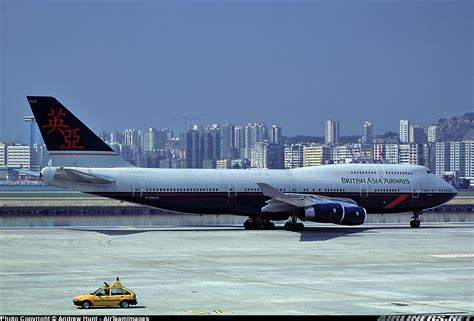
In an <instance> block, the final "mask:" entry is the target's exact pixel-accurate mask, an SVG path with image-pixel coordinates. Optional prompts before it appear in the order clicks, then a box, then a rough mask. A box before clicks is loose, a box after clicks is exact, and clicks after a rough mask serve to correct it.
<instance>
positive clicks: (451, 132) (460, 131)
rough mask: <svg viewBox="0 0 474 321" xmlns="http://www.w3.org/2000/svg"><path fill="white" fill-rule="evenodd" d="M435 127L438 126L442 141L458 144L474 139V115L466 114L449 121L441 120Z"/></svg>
mask: <svg viewBox="0 0 474 321" xmlns="http://www.w3.org/2000/svg"><path fill="white" fill-rule="evenodd" d="M433 125H436V126H438V133H439V137H440V138H439V140H440V141H445V142H449V141H451V142H457V141H462V140H472V139H474V113H465V114H464V115H462V116H460V117H453V118H451V119H449V120H448V119H446V118H441V119H439V120H438V121H437V122H436V123H434V124H433Z"/></svg>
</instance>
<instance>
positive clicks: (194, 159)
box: [180, 126, 203, 168]
mask: <svg viewBox="0 0 474 321" xmlns="http://www.w3.org/2000/svg"><path fill="white" fill-rule="evenodd" d="M202 158H203V155H202V140H201V131H200V130H199V128H198V126H193V128H192V129H191V130H188V131H187V132H186V133H182V134H181V139H180V161H181V165H180V167H181V168H202Z"/></svg>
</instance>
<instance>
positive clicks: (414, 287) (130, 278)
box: [0, 223, 474, 315]
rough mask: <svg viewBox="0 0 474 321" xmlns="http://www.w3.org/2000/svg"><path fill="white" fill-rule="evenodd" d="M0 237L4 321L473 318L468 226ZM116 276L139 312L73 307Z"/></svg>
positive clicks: (15, 231)
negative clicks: (56, 318) (24, 319)
mask: <svg viewBox="0 0 474 321" xmlns="http://www.w3.org/2000/svg"><path fill="white" fill-rule="evenodd" d="M306 226H307V229H306V230H305V231H303V232H289V231H285V230H283V229H281V227H280V228H277V229H276V230H270V231H261V230H260V231H247V230H244V229H243V228H242V227H241V226H240V225H228V226H207V227H206V226H204V227H196V226H162V227H157V226H155V227H56V228H2V229H0V257H1V260H0V296H1V300H0V312H1V314H68V315H69V314H77V315H86V314H93V315H95V314H100V315H109V314H112V315H122V314H127V315H187V314H212V315H215V314H234V315H261V314H265V315H269V314H272V315H282V314H283V315H297V314H306V315H313V314H316V315H318V314H323V315H332V314H370V315H372V314H375V315H385V314H415V313H416V314H418V313H440V314H472V313H474V224H473V223H423V225H422V228H420V229H410V228H408V227H407V224H406V223H405V224H368V225H362V226H360V227H339V226H333V225H318V224H306ZM116 276H120V277H121V280H122V282H123V284H124V285H125V286H127V287H130V288H131V289H133V290H135V291H136V293H137V295H138V301H139V304H138V306H137V307H135V308H129V309H120V308H113V309H110V308H106V309H104V308H101V309H95V310H94V309H91V310H82V309H79V308H77V307H75V306H74V305H73V304H72V298H73V297H74V296H75V295H77V294H80V293H87V292H89V291H91V290H94V289H96V288H98V287H99V286H101V285H102V283H103V282H104V281H107V282H109V283H110V282H112V281H113V279H114V278H115V277H116Z"/></svg>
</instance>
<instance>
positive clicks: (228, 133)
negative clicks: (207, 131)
mask: <svg viewBox="0 0 474 321" xmlns="http://www.w3.org/2000/svg"><path fill="white" fill-rule="evenodd" d="M220 149H221V154H220V159H229V160H230V159H235V158H237V157H238V155H237V149H236V148H235V126H234V125H232V124H225V125H224V126H222V129H221V148H220Z"/></svg>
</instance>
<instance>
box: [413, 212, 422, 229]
mask: <svg viewBox="0 0 474 321" xmlns="http://www.w3.org/2000/svg"><path fill="white" fill-rule="evenodd" d="M421 214H423V211H422V210H419V211H414V212H413V216H412V217H411V218H412V219H413V220H411V221H410V226H411V227H412V228H419V227H420V219H419V218H418V216H420V215H421Z"/></svg>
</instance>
